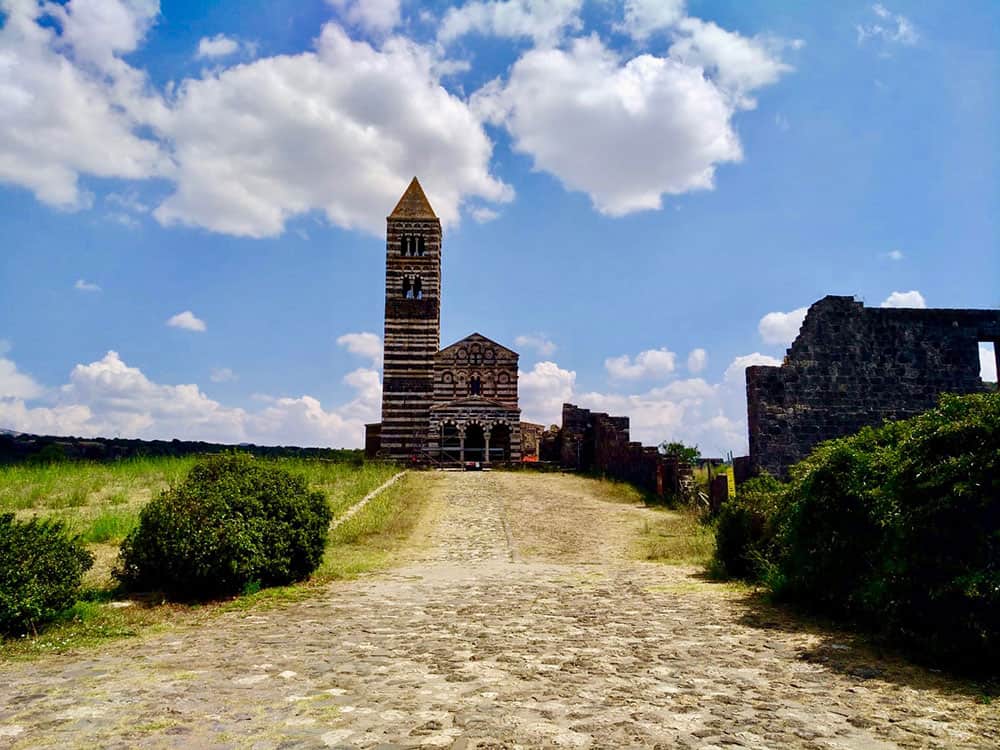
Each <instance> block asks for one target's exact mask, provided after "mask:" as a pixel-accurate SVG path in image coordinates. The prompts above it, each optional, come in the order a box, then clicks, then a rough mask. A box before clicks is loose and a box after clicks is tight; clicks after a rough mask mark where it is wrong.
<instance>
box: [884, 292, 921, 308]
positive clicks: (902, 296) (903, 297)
mask: <svg viewBox="0 0 1000 750" xmlns="http://www.w3.org/2000/svg"><path fill="white" fill-rule="evenodd" d="M880 307H919V308H925V307H927V301H926V300H925V299H924V295H922V294H921V293H920V292H918V291H917V290H916V289H914V290H913V291H909V292H893V293H892V294H890V295H889V296H888V297H886V298H885V301H884V302H882V304H881V305H880Z"/></svg>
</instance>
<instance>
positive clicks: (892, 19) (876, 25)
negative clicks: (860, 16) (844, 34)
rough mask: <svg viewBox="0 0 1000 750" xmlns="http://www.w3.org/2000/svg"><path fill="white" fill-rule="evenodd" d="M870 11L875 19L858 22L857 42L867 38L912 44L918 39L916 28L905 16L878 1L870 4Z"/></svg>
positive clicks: (862, 41)
mask: <svg viewBox="0 0 1000 750" xmlns="http://www.w3.org/2000/svg"><path fill="white" fill-rule="evenodd" d="M872 13H874V14H875V16H877V18H878V20H877V21H872V22H871V23H866V24H858V25H857V27H856V28H857V32H858V44H864V42H865V41H866V40H868V39H877V40H880V41H882V42H884V43H893V44H904V45H908V46H912V45H914V44H916V43H917V42H918V41H920V34H919V33H918V32H917V28H916V27H915V26H914V25H913V23H912V22H911V21H910V19H908V18H907V17H906V16H904V15H901V14H899V13H893V12H892V11H891V10H889V9H888V8H886V7H885V6H884V5H881V4H880V3H876V4H875V5H873V6H872Z"/></svg>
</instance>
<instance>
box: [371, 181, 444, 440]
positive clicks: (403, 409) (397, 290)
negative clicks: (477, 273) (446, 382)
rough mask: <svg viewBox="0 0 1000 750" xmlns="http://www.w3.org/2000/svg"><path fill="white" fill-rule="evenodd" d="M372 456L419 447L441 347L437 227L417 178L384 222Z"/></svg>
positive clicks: (439, 224)
mask: <svg viewBox="0 0 1000 750" xmlns="http://www.w3.org/2000/svg"><path fill="white" fill-rule="evenodd" d="M383 341H384V347H385V357H384V363H383V367H382V423H381V435H380V449H379V453H380V454H381V455H383V456H387V457H405V456H409V455H412V454H414V453H418V452H420V451H422V450H424V449H425V448H426V444H427V430H428V426H429V423H430V406H431V403H432V401H433V397H434V358H435V355H436V354H437V352H438V349H440V346H441V222H440V220H438V217H437V215H436V214H435V213H434V209H432V208H431V204H430V202H428V200H427V196H426V195H425V194H424V190H423V188H422V187H421V186H420V182H419V181H418V180H417V178H416V177H414V178H413V181H412V182H410V185H409V187H407V188H406V192H404V193H403V197H402V198H400V199H399V203H397V204H396V208H394V209H393V211H392V213H391V214H389V216H388V217H387V219H386V236H385V335H384V338H383Z"/></svg>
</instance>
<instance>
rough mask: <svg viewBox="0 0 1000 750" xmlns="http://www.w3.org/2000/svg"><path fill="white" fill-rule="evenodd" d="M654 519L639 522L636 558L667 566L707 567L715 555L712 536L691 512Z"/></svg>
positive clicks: (665, 513) (661, 513)
mask: <svg viewBox="0 0 1000 750" xmlns="http://www.w3.org/2000/svg"><path fill="white" fill-rule="evenodd" d="M657 516H658V517H657V518H655V519H654V520H652V521H649V520H646V521H643V526H642V529H641V530H640V534H639V539H638V549H637V556H638V557H639V558H640V559H642V560H650V561H653V562H661V563H666V564H668V565H701V566H708V565H709V564H710V563H711V561H712V557H713V555H714V553H715V532H714V531H713V529H712V527H711V526H708V525H706V524H704V523H702V522H701V520H699V517H698V514H697V512H696V511H695V510H693V509H690V508H680V509H678V510H660V511H657Z"/></svg>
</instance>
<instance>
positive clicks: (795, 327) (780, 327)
mask: <svg viewBox="0 0 1000 750" xmlns="http://www.w3.org/2000/svg"><path fill="white" fill-rule="evenodd" d="M808 311H809V308H808V307H799V308H796V309H795V310H792V311H791V312H770V313H768V314H767V315H765V316H764V317H763V318H761V319H760V322H759V323H758V324H757V331H758V332H759V333H760V337H761V338H762V339H764V343H765V344H776V345H777V344H780V345H781V346H788V345H790V344H791V343H792V342H793V341H794V340H795V337H796V336H798V335H799V329H800V328H801V327H802V321H803V320H805V318H806V313H807V312H808Z"/></svg>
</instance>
